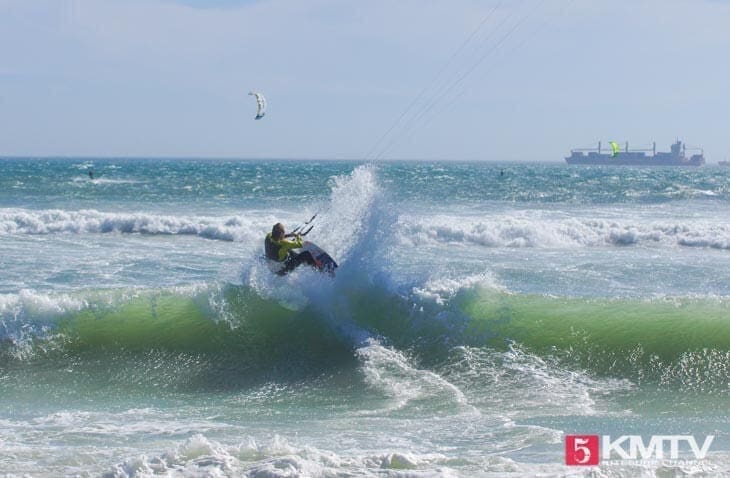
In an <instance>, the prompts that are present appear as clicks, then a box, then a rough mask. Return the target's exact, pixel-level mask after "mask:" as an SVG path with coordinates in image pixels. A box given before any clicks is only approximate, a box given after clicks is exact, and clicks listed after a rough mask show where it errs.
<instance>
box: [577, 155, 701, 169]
mask: <svg viewBox="0 0 730 478" xmlns="http://www.w3.org/2000/svg"><path fill="white" fill-rule="evenodd" d="M565 162H566V163H568V164H579V165H585V166H688V167H697V166H702V165H703V164H704V161H702V162H701V161H692V160H684V161H681V160H677V161H667V160H654V159H650V158H647V159H643V160H636V159H631V160H622V159H617V158H611V157H609V158H605V159H595V158H590V159H589V158H570V157H567V158H565Z"/></svg>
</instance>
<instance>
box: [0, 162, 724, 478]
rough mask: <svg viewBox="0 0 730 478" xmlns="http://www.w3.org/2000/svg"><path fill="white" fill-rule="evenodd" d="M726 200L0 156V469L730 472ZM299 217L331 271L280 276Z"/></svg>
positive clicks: (545, 174) (593, 172)
mask: <svg viewBox="0 0 730 478" xmlns="http://www.w3.org/2000/svg"><path fill="white" fill-rule="evenodd" d="M90 169H92V170H93V172H94V179H90V178H89V175H88V171H89V170H90ZM729 206H730V169H722V168H715V167H703V168H695V169H690V168H688V169H682V168H655V169H651V168H619V167H569V166H566V165H563V164H524V163H487V162H458V161H453V162H451V161H443V162H417V161H413V162H375V163H370V164H365V163H362V162H348V161H312V160H279V161H263V160H262V161H253V160H251V161H248V160H246V161H236V160H213V159H199V160H195V159H128V158H118V159H115V158H103V159H96V158H3V159H0V271H2V273H1V274H0V475H2V476H33V477H57V476H104V477H132V476H135V477H141V476H156V475H162V476H191V477H201V476H216V477H217V476H242V475H243V476H254V477H289V476H328V477H329V476H398V477H405V476H417V477H421V476H493V477H505V476H566V475H568V476H600V477H604V476H605V477H608V476H662V477H672V476H682V477H684V476H730V415H729V414H728V410H729V409H730V272H729V271H730V207H729ZM315 214H316V217H315V219H314V220H313V221H312V225H313V226H314V228H313V230H312V232H311V233H310V234H309V235H308V236H307V239H308V240H311V241H312V242H314V243H316V244H318V245H319V246H320V247H322V248H323V249H325V250H326V251H328V252H329V253H330V254H331V255H332V256H333V257H334V258H335V260H336V261H337V262H338V263H339V265H340V267H339V269H338V271H337V275H336V276H335V277H334V278H331V277H329V276H327V275H322V274H318V273H317V272H315V271H313V270H310V269H308V268H300V269H298V270H297V271H296V272H295V273H293V274H291V275H289V276H286V277H279V276H276V275H272V273H271V272H270V271H269V269H268V267H267V265H266V263H265V260H264V259H263V258H262V255H263V238H264V235H265V234H266V233H267V232H268V231H270V230H271V227H272V225H273V224H274V223H276V222H283V223H284V224H285V225H286V227H287V230H291V229H293V228H294V227H296V226H297V225H301V224H302V223H303V222H304V221H307V220H309V219H310V218H311V217H312V216H314V215H315ZM571 435H599V436H601V437H602V438H601V440H605V439H606V438H605V436H610V437H611V439H612V440H613V439H616V438H618V437H621V436H634V435H638V436H641V439H642V440H643V443H646V444H648V443H649V442H650V440H651V438H652V437H655V436H676V435H681V436H692V437H694V438H695V439H696V441H697V443H698V444H699V445H700V446H701V445H702V444H703V442H704V440H705V438H706V437H707V436H713V437H714V438H713V440H712V442H711V444H710V446H709V451H708V453H707V455H706V456H704V457H701V458H699V459H698V458H697V456H696V455H694V454H693V453H692V450H691V449H690V448H689V447H687V446H685V445H686V442H682V443H680V444H679V446H678V450H676V451H677V453H678V455H677V456H674V457H671V456H669V453H670V447H669V446H667V447H665V456H664V457H661V456H660V457H658V458H660V459H652V458H657V456H656V454H654V455H653V456H652V457H649V458H648V459H635V458H636V457H635V456H632V458H631V459H626V457H622V455H621V454H620V453H618V454H616V453H614V454H613V455H611V456H605V454H603V455H602V456H601V457H600V462H599V463H598V465H597V466H567V465H566V443H568V442H567V441H566V439H567V437H569V436H571ZM571 443H572V442H571ZM626 443H629V442H628V441H627V442H626ZM667 443H668V442H667ZM624 448H625V449H628V446H627V445H625V446H624ZM569 451H570V450H569ZM614 451H615V450H614ZM594 452H595V450H594ZM574 457H575V456H574ZM668 457H669V458H672V459H668ZM579 458H580V457H579ZM645 458H646V457H645Z"/></svg>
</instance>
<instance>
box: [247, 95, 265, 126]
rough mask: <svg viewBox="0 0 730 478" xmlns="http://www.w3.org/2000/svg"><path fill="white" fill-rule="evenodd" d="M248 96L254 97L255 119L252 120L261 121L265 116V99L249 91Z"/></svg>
mask: <svg viewBox="0 0 730 478" xmlns="http://www.w3.org/2000/svg"><path fill="white" fill-rule="evenodd" d="M248 94H249V95H253V96H255V97H256V107H257V110H256V117H255V118H254V119H257V120H259V119H261V118H263V117H264V115H265V114H266V98H264V95H262V94H261V93H259V92H258V91H249V92H248Z"/></svg>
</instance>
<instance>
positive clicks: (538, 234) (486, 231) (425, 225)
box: [399, 215, 730, 249]
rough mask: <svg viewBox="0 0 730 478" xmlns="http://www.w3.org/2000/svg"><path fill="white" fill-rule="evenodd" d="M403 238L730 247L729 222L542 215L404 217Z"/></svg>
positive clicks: (415, 241)
mask: <svg viewBox="0 0 730 478" xmlns="http://www.w3.org/2000/svg"><path fill="white" fill-rule="evenodd" d="M399 227H400V228H401V229H403V230H405V231H406V232H405V233H404V234H402V235H400V236H399V239H400V241H401V242H402V244H403V245H405V246H411V247H413V246H421V245H423V244H428V243H433V244H438V243H449V244H455V245H460V244H461V245H465V246H469V245H471V246H473V245H476V246H482V247H492V248H494V247H516V248H519V247H548V248H574V247H597V246H627V245H636V244H644V245H647V244H648V245H651V244H659V245H675V246H677V245H679V246H691V247H711V248H716V249H730V224H722V223H717V222H712V221H707V220H693V219H686V222H664V221H642V220H639V219H636V220H631V219H626V220H614V219H606V218H600V219H587V218H571V217H567V218H566V217H561V218H550V217H543V216H541V215H523V216H522V217H514V216H511V215H494V216H493V217H487V218H485V217H473V216H466V217H458V218H454V217H451V216H443V215H434V216H428V217H425V216H413V215H404V216H402V217H401V218H400V220H399Z"/></svg>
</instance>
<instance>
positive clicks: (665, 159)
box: [565, 140, 705, 166]
mask: <svg viewBox="0 0 730 478" xmlns="http://www.w3.org/2000/svg"><path fill="white" fill-rule="evenodd" d="M609 145H610V146H611V147H610V149H609V150H608V152H605V153H604V152H603V150H602V148H601V142H600V141H599V142H598V148H588V149H572V150H571V151H570V156H568V157H567V158H565V161H566V162H567V163H568V164H586V165H600V166H613V165H616V166H702V165H703V164H705V156H704V151H703V150H702V149H701V148H692V149H690V151H699V153H697V154H693V155H692V156H690V157H687V150H688V148H687V146H686V145H685V144H684V143H682V141H679V140H677V142H676V143H674V144H673V145H672V146H671V148H670V152H668V153H665V152H657V150H656V143H654V145H653V148H652V149H629V143H628V142H627V143H626V145H625V147H624V148H623V150H622V149H620V147H619V146H618V144H616V143H615V142H613V141H611V142H610V143H609ZM649 152H651V155H650V154H648V153H649Z"/></svg>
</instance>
